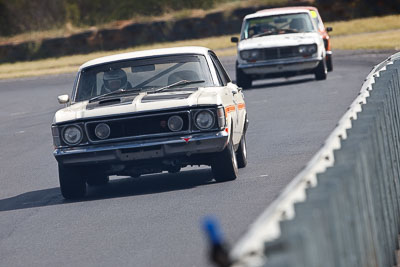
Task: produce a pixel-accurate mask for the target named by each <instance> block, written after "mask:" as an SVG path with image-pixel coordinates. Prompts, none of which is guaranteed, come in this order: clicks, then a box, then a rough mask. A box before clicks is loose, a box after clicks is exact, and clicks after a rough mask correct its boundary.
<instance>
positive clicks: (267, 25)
mask: <svg viewBox="0 0 400 267" xmlns="http://www.w3.org/2000/svg"><path fill="white" fill-rule="evenodd" d="M312 31H315V29H314V26H313V24H312V21H311V19H310V16H309V15H308V14H307V13H298V14H286V15H274V16H266V17H258V18H253V19H247V20H246V21H245V25H244V29H243V33H242V36H241V39H247V38H255V37H261V36H266V35H274V34H286V33H299V32H312Z"/></svg>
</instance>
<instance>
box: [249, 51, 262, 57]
mask: <svg viewBox="0 0 400 267" xmlns="http://www.w3.org/2000/svg"><path fill="white" fill-rule="evenodd" d="M259 54H260V53H259V51H258V50H252V51H251V55H250V57H251V58H258V55H259Z"/></svg>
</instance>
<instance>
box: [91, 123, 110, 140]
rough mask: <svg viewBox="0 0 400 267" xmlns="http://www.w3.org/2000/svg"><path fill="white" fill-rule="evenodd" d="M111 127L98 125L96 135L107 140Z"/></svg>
mask: <svg viewBox="0 0 400 267" xmlns="http://www.w3.org/2000/svg"><path fill="white" fill-rule="evenodd" d="M110 132H111V131H110V126H108V125H107V124H105V123H99V124H97V126H96V128H95V129H94V134H95V135H96V136H97V138H99V139H102V140H103V139H107V138H108V137H109V136H110Z"/></svg>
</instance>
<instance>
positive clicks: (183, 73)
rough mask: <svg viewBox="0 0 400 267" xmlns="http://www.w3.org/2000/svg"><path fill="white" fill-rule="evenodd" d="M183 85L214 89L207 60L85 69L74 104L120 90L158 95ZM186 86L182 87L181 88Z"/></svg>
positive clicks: (166, 59)
mask: <svg viewBox="0 0 400 267" xmlns="http://www.w3.org/2000/svg"><path fill="white" fill-rule="evenodd" d="M180 81H189V82H190V81H196V83H195V86H196V87H205V86H214V83H213V81H212V77H211V74H210V70H209V68H208V64H207V61H206V59H205V57H204V56H200V55H177V56H162V57H152V58H147V59H133V60H127V61H122V62H113V63H106V64H102V65H98V66H94V67H90V68H86V69H84V70H82V71H81V74H80V78H79V81H78V88H77V90H76V96H75V101H76V102H78V101H84V100H88V99H92V98H95V97H97V96H101V95H105V94H110V93H111V92H113V91H117V90H120V91H126V92H128V91H132V92H135V91H136V92H140V91H149V90H151V91H155V90H157V89H159V88H163V87H167V86H169V85H171V84H174V83H177V82H180ZM198 81H200V82H198ZM186 84H188V83H187V82H186V83H182V86H185V85H186ZM176 87H179V86H176ZM174 88H175V86H174Z"/></svg>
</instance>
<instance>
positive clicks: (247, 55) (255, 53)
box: [240, 49, 260, 60]
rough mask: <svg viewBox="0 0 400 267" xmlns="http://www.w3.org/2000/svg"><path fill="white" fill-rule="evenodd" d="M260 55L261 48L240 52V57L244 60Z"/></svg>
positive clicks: (253, 58)
mask: <svg viewBox="0 0 400 267" xmlns="http://www.w3.org/2000/svg"><path fill="white" fill-rule="evenodd" d="M259 56H260V50H258V49H254V50H244V51H241V52H240V57H241V58H242V59H244V60H256V59H258V58H259Z"/></svg>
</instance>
